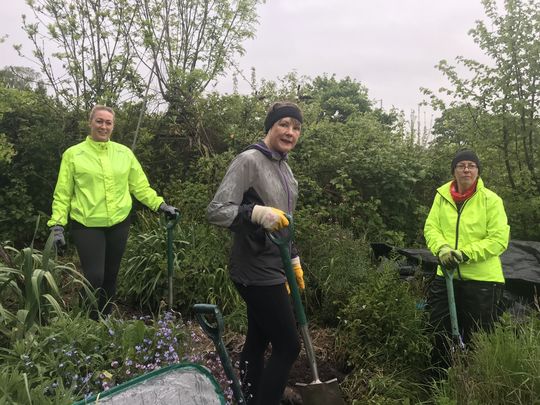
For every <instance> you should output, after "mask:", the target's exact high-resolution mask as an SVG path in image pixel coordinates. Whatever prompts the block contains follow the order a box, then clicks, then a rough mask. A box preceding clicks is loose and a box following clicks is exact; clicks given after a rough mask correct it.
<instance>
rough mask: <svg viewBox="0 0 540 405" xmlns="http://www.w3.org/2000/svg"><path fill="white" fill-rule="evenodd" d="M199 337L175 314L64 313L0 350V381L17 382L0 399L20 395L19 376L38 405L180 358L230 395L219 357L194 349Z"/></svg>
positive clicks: (81, 393)
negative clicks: (93, 316)
mask: <svg viewBox="0 0 540 405" xmlns="http://www.w3.org/2000/svg"><path fill="white" fill-rule="evenodd" d="M197 340H198V337H197V336H196V335H194V334H190V333H189V330H188V328H187V327H186V325H185V324H184V323H183V322H182V320H181V318H180V317H179V316H178V315H177V314H175V313H173V312H166V313H164V314H162V316H160V317H159V318H157V319H152V318H150V317H142V318H139V319H132V320H121V319H115V318H108V319H107V320H104V321H100V322H95V321H93V320H90V319H89V318H87V317H80V316H75V317H73V318H70V317H64V318H62V319H58V320H57V321H56V322H51V324H50V325H47V326H43V327H41V328H39V329H37V330H36V331H35V333H34V334H28V335H27V336H26V337H25V338H24V339H21V340H18V341H16V342H15V343H14V344H13V346H12V347H11V348H8V349H5V350H3V351H2V352H0V359H1V361H2V364H3V370H2V373H0V382H2V381H12V380H13V381H14V382H17V384H15V383H14V384H12V385H11V386H2V389H3V391H2V390H0V394H1V395H0V403H6V402H5V401H7V403H12V402H9V399H12V398H20V397H21V393H18V392H17V391H18V390H20V389H21V387H22V383H21V382H20V380H21V376H23V378H24V379H27V382H24V384H25V390H23V391H22V392H25V391H26V392H30V394H29V396H30V397H32V399H33V400H34V398H35V399H36V400H37V398H40V401H39V403H40V404H48V403H51V404H53V403H54V404H56V403H61V402H57V401H56V398H59V397H61V395H63V397H64V398H69V399H70V400H71V402H73V401H74V400H77V399H82V398H84V397H88V396H90V395H93V394H97V393H98V392H101V391H103V390H106V389H108V388H111V387H113V386H115V385H118V384H121V383H123V382H125V381H127V380H130V379H131V378H134V377H136V376H139V375H142V374H145V373H147V372H150V371H152V370H155V369H159V368H161V367H165V366H167V365H171V364H177V363H180V362H193V363H199V364H202V365H205V366H207V367H209V368H210V369H211V370H212V371H213V372H214V375H215V376H216V379H217V380H218V381H220V382H221V384H222V385H223V390H224V391H225V392H226V394H227V393H228V395H229V398H230V395H231V393H230V392H229V391H230V390H228V383H227V378H226V377H225V376H224V373H223V369H222V367H221V364H220V362H219V360H217V359H216V356H215V354H214V353H210V354H209V355H208V356H205V355H203V354H201V353H197V352H195V351H194V348H195V343H196V341H197ZM25 376H26V377H25ZM34 395H38V396H37V397H35V396H34ZM24 398H26V397H24ZM3 401H4V402H3ZM21 401H22V400H21ZM23 403H26V402H23ZM68 403H70V402H68Z"/></svg>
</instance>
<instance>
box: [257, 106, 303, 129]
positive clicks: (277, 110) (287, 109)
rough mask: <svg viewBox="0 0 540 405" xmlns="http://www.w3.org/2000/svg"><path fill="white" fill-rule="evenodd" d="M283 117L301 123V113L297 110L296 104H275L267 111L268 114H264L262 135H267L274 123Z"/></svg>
mask: <svg viewBox="0 0 540 405" xmlns="http://www.w3.org/2000/svg"><path fill="white" fill-rule="evenodd" d="M285 117H291V118H294V119H296V120H298V121H299V122H300V123H302V122H303V117H302V111H300V108H298V107H297V106H296V104H293V103H276V104H274V105H273V106H272V108H271V109H270V111H268V114H266V119H265V120H264V133H265V134H267V133H268V131H270V128H272V126H273V125H274V124H275V123H276V122H278V121H279V120H280V119H282V118H285Z"/></svg>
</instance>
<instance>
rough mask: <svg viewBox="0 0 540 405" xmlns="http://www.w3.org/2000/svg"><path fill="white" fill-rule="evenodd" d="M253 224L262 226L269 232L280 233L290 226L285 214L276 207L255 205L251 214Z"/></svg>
mask: <svg viewBox="0 0 540 405" xmlns="http://www.w3.org/2000/svg"><path fill="white" fill-rule="evenodd" d="M251 222H253V223H254V224H258V225H261V226H262V227H263V228H264V229H265V230H267V231H269V232H274V231H279V230H280V229H282V228H285V227H286V226H288V225H289V220H288V219H287V217H286V216H285V212H283V211H281V210H280V209H277V208H274V207H266V206H264V205H255V206H254V207H253V211H252V213H251Z"/></svg>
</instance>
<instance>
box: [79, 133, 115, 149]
mask: <svg viewBox="0 0 540 405" xmlns="http://www.w3.org/2000/svg"><path fill="white" fill-rule="evenodd" d="M85 142H86V144H87V145H88V146H90V147H91V148H92V149H94V150H96V151H103V150H107V149H108V148H109V144H110V140H108V141H106V142H96V141H94V140H93V139H92V137H91V136H90V135H88V136H87V137H86V139H85Z"/></svg>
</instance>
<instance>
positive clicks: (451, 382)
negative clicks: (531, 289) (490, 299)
mask: <svg viewBox="0 0 540 405" xmlns="http://www.w3.org/2000/svg"><path fill="white" fill-rule="evenodd" d="M539 342H540V320H539V319H538V317H537V316H532V317H530V318H528V319H527V321H526V322H523V323H517V322H516V321H514V320H512V319H511V318H510V317H509V316H504V317H503V318H502V319H501V321H500V322H499V323H498V324H497V325H496V327H495V330H494V331H493V332H492V333H487V332H483V331H482V332H478V333H475V334H474V335H473V340H472V350H470V351H468V352H467V353H459V354H458V355H457V356H456V358H455V363H454V367H452V368H451V369H449V370H448V380H447V381H443V382H441V383H440V384H438V385H437V386H436V388H435V391H434V403H437V404H450V403H458V404H459V403H465V402H467V403H470V404H474V403H478V404H533V403H537V401H538V398H540V362H539V361H538V359H540V344H539Z"/></svg>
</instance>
